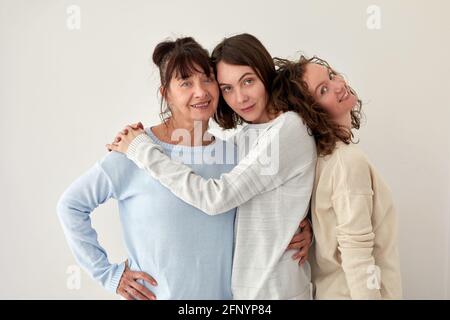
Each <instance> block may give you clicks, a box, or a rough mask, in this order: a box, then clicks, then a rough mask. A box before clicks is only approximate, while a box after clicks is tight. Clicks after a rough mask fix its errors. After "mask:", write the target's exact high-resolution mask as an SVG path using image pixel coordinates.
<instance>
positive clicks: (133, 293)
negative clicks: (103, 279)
mask: <svg viewBox="0 0 450 320" xmlns="http://www.w3.org/2000/svg"><path fill="white" fill-rule="evenodd" d="M133 282H134V281H133ZM133 282H131V283H130V285H129V286H128V287H126V288H125V290H126V291H127V292H128V293H129V294H130V295H131V296H132V297H134V298H135V299H137V300H149V299H148V298H147V297H145V296H144V295H143V294H142V293H141V292H139V291H138V290H136V289H135V288H133V287H132V284H133Z"/></svg>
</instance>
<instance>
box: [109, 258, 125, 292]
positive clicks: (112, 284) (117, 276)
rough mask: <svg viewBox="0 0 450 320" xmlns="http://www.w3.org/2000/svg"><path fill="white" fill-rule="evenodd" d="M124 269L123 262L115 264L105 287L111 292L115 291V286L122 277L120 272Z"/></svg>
mask: <svg viewBox="0 0 450 320" xmlns="http://www.w3.org/2000/svg"><path fill="white" fill-rule="evenodd" d="M124 271H125V262H122V263H121V264H118V265H117V268H116V270H115V271H114V274H113V276H112V277H111V280H110V281H109V283H108V285H107V286H106V289H107V290H108V291H110V292H112V293H117V287H118V286H119V282H120V278H122V274H123V272H124Z"/></svg>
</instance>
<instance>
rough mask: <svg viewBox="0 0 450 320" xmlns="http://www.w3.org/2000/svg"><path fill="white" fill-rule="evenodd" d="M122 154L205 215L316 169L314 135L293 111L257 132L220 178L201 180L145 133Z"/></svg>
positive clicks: (237, 203)
mask: <svg viewBox="0 0 450 320" xmlns="http://www.w3.org/2000/svg"><path fill="white" fill-rule="evenodd" d="M127 156H128V158H130V159H131V160H133V161H134V162H135V163H136V165H137V166H138V167H139V168H141V169H144V170H145V171H147V172H148V173H149V174H150V175H151V176H152V177H153V178H154V179H156V180H159V181H160V182H161V184H163V185H164V186H165V187H167V188H168V189H170V190H171V191H172V192H173V193H174V194H175V195H176V196H177V197H178V198H180V199H182V200H183V201H185V202H187V203H188V204H190V205H192V206H194V207H196V208H198V209H200V210H201V211H203V212H205V213H207V214H209V215H216V214H220V213H224V212H226V211H228V210H230V209H232V208H235V207H237V206H239V205H241V204H243V203H245V202H247V201H248V200H250V199H251V198H253V197H254V196H255V195H258V194H261V193H263V192H266V191H269V190H272V189H275V188H277V187H278V186H280V185H282V184H283V183H284V182H286V181H288V180H289V179H291V178H293V177H295V176H297V175H302V174H308V173H309V172H310V171H311V170H314V168H315V161H316V149H315V143H314V139H313V138H312V137H311V136H310V135H309V134H308V131H307V129H306V126H304V124H303V123H302V121H301V118H300V117H298V116H297V115H294V116H293V115H291V116H290V117H284V119H282V120H280V121H277V122H276V123H275V124H273V125H272V126H271V127H270V128H268V129H267V130H266V131H264V133H261V135H260V136H259V137H258V140H257V143H256V145H255V146H254V147H253V148H252V149H251V150H250V151H249V153H248V154H247V155H246V156H245V157H244V158H242V159H241V160H240V162H239V164H238V165H237V166H235V167H234V168H233V170H231V171H230V172H228V173H224V174H222V175H221V177H220V179H212V178H211V179H204V178H202V177H201V176H198V175H196V174H195V173H194V172H193V171H192V169H191V168H190V167H188V166H186V165H184V164H182V163H180V162H177V161H173V160H171V159H170V157H168V156H167V155H165V154H164V153H163V152H162V149H161V147H160V146H158V145H157V144H155V143H153V141H152V140H151V139H150V138H149V137H148V136H147V135H145V134H141V135H139V136H138V137H136V138H135V139H134V140H133V142H132V143H131V144H130V146H129V148H128V151H127Z"/></svg>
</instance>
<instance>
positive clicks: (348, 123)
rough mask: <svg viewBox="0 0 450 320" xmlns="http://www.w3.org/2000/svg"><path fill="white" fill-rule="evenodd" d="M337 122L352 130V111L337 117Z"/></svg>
mask: <svg viewBox="0 0 450 320" xmlns="http://www.w3.org/2000/svg"><path fill="white" fill-rule="evenodd" d="M335 123H337V124H338V125H340V126H343V127H345V128H347V129H348V130H350V131H351V130H352V117H351V115H350V113H347V114H345V115H343V116H341V117H340V118H338V119H335Z"/></svg>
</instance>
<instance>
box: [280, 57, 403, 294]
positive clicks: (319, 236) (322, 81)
mask: <svg viewBox="0 0 450 320" xmlns="http://www.w3.org/2000/svg"><path fill="white" fill-rule="evenodd" d="M277 65H278V68H279V69H278V76H277V78H276V80H275V83H274V99H276V101H277V102H278V104H283V103H284V104H285V105H286V106H288V105H291V106H292V105H297V107H298V108H304V109H306V110H307V111H308V112H305V113H304V114H305V115H311V117H305V116H304V117H303V120H304V121H305V123H306V124H307V125H308V126H309V128H310V132H311V133H312V134H313V136H314V137H315V141H316V145H317V151H318V154H319V158H318V162H317V167H316V177H315V183H314V190H313V198H312V202H311V212H312V222H313V230H314V235H315V244H314V246H313V248H312V250H313V252H312V253H311V268H312V281H313V283H314V287H315V298H316V299H401V297H402V288H401V276H400V267H399V257H398V250H397V219H396V213H395V209H394V206H393V201H392V198H391V194H390V191H389V189H388V187H387V185H386V184H385V183H384V181H383V180H382V179H381V177H380V176H379V175H378V173H377V172H376V170H375V169H374V167H373V166H372V165H371V163H370V162H369V161H368V159H367V157H366V156H365V154H364V153H363V152H362V151H361V149H360V148H358V147H357V146H356V145H355V144H354V143H353V134H352V131H351V130H352V129H359V126H360V118H361V101H360V100H359V99H358V96H357V95H356V93H355V92H354V91H353V89H352V88H350V87H349V86H348V84H347V83H346V82H345V80H344V78H343V77H342V76H341V75H339V74H338V73H337V72H335V71H334V70H333V69H332V68H331V67H330V66H329V65H328V63H326V62H325V61H324V60H321V59H319V58H317V57H314V58H312V59H307V58H305V57H303V56H302V57H301V58H300V60H299V61H297V62H291V61H288V60H283V59H278V60H277Z"/></svg>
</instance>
